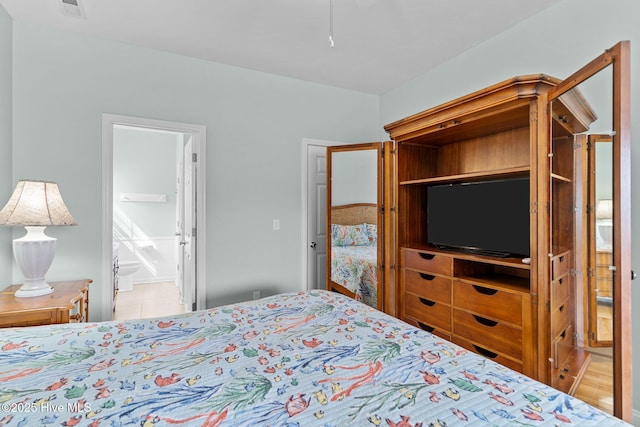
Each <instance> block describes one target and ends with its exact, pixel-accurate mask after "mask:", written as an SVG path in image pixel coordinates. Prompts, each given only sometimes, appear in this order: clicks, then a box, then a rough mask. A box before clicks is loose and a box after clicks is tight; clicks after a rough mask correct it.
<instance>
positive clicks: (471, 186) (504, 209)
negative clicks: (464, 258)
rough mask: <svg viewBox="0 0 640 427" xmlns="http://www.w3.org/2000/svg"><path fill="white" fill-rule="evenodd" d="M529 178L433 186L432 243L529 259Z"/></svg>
mask: <svg viewBox="0 0 640 427" xmlns="http://www.w3.org/2000/svg"><path fill="white" fill-rule="evenodd" d="M529 200H530V198H529V178H510V179H502V180H493V181H480V182H467V183H459V184H447V185H433V186H430V187H428V189H427V234H428V239H427V240H428V243H429V244H431V245H433V246H435V247H438V248H443V249H450V250H459V251H469V252H474V253H479V254H486V255H491V256H498V257H529V246H530V244H529V241H530V238H529Z"/></svg>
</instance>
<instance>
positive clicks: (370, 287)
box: [328, 203, 378, 307]
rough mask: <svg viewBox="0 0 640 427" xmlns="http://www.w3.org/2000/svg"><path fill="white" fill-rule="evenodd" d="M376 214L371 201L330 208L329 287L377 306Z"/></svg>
mask: <svg viewBox="0 0 640 427" xmlns="http://www.w3.org/2000/svg"><path fill="white" fill-rule="evenodd" d="M377 215H378V209H377V206H376V205H375V204H372V203H357V204H349V205H342V206H333V207H332V208H331V228H330V230H331V235H330V239H331V240H330V241H331V251H330V255H331V258H330V269H329V271H330V278H329V286H328V289H330V290H333V291H336V292H340V293H342V294H344V295H347V296H349V297H351V298H354V299H356V300H358V301H362V302H364V303H365V304H367V305H370V306H372V307H377V294H378V278H377V265H378V263H377V260H378V247H377V235H378V232H377V225H376V223H377Z"/></svg>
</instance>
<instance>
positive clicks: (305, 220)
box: [300, 138, 350, 291]
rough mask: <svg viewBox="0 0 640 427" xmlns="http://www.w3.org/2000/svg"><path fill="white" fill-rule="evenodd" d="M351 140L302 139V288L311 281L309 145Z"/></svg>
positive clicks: (327, 145) (332, 143)
mask: <svg viewBox="0 0 640 427" xmlns="http://www.w3.org/2000/svg"><path fill="white" fill-rule="evenodd" d="M349 144H350V143H349V142H338V141H329V140H322V139H311V138H303V139H302V150H301V151H302V167H301V169H302V178H301V180H300V181H301V185H302V188H301V191H302V197H301V199H302V221H301V222H302V233H301V234H302V239H301V241H302V250H301V254H302V276H301V278H302V280H301V281H300V289H301V290H303V291H304V290H307V289H309V283H308V282H307V279H308V277H307V274H308V269H309V265H308V259H307V249H308V248H309V244H310V242H309V240H308V238H307V227H308V225H309V209H308V200H307V197H308V196H309V194H308V191H307V185H308V183H309V180H308V179H307V178H308V177H307V174H308V173H309V171H308V167H307V160H308V152H309V146H310V145H315V146H320V147H334V146H338V145H349ZM325 216H326V212H325Z"/></svg>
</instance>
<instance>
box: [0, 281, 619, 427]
mask: <svg viewBox="0 0 640 427" xmlns="http://www.w3.org/2000/svg"><path fill="white" fill-rule="evenodd" d="M0 348H1V351H0V404H1V407H0V424H1V425H3V426H4V425H7V426H40V425H56V426H124V425H135V426H179V425H189V426H191V425H193V426H218V425H220V426H312V425H318V426H350V425H351V426H369V425H371V426H378V425H382V426H402V427H409V426H411V427H416V426H420V425H422V426H425V427H426V426H429V425H432V426H445V425H449V426H452V425H567V424H569V423H572V424H574V425H580V426H596V425H597V426H599V427H605V426H614V425H624V423H623V422H622V421H619V420H617V419H615V418H613V417H610V416H608V415H605V414H604V413H602V412H600V411H599V410H597V409H594V408H592V407H590V406H588V405H587V404H585V403H583V402H581V401H578V400H576V399H574V398H572V397H569V396H567V395H565V394H563V393H560V392H558V391H556V390H554V389H552V388H550V387H548V386H545V385H543V384H541V383H538V382H536V381H533V380H531V379H528V378H526V377H524V376H522V375H521V374H518V373H515V372H513V371H511V370H509V369H507V368H504V367H502V366H500V365H498V364H496V363H494V362H492V361H489V360H487V359H485V358H483V357H481V356H478V355H475V354H472V353H470V352H467V351H465V350H463V349H462V348H460V347H457V346H456V345H454V344H451V343H449V342H447V341H444V340H442V339H440V338H437V337H435V336H433V335H431V334H429V333H427V332H424V331H421V330H419V329H416V328H414V327H412V326H410V325H408V324H406V323H404V322H401V321H399V320H397V319H394V318H392V317H390V316H387V315H385V314H383V313H380V312H378V311H376V310H375V309H373V308H371V307H369V306H366V305H364V304H361V303H359V302H357V301H354V300H352V299H349V298H347V297H344V296H342V295H339V294H337V293H332V292H328V291H309V292H299V293H290V294H283V295H280V296H274V297H269V298H264V299H262V300H258V301H251V302H247V303H241V304H237V305H230V306H223V307H219V308H214V309H210V310H206V311H199V312H195V313H190V314H185V315H180V316H173V317H166V318H159V319H148V320H137V321H124V322H118V321H112V322H104V323H89V324H86V323H85V324H71V325H52V326H42V327H32V328H16V329H3V330H2V331H0Z"/></svg>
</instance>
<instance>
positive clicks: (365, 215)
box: [331, 203, 378, 225]
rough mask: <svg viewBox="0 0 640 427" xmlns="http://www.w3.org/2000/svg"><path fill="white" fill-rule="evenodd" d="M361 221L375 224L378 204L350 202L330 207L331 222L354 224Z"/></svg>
mask: <svg viewBox="0 0 640 427" xmlns="http://www.w3.org/2000/svg"><path fill="white" fill-rule="evenodd" d="M363 222H366V223H367V224H377V222H378V206H377V205H376V204H375V203H352V204H350V205H340V206H332V207H331V223H332V224H340V225H356V224H362V223H363Z"/></svg>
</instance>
